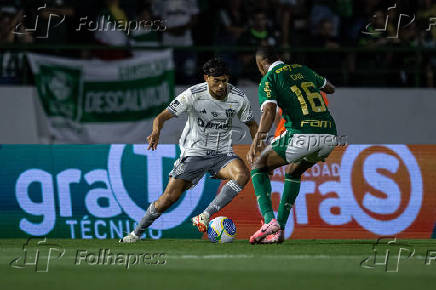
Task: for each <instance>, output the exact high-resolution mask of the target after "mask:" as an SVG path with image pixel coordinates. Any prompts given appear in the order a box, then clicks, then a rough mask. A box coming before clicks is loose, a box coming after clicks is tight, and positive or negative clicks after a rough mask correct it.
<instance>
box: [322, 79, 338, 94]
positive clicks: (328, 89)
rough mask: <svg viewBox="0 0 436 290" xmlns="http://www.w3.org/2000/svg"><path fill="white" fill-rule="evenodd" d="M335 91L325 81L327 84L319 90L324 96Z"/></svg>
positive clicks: (331, 85)
mask: <svg viewBox="0 0 436 290" xmlns="http://www.w3.org/2000/svg"><path fill="white" fill-rule="evenodd" d="M335 90H336V87H335V86H334V85H333V84H332V83H331V82H329V81H327V83H326V84H325V86H324V87H323V88H322V89H321V91H323V92H324V93H326V94H329V95H331V94H333V93H334V92H335Z"/></svg>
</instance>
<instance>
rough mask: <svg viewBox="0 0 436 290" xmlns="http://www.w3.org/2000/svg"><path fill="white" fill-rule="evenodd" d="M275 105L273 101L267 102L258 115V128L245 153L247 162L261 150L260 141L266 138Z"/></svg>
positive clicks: (275, 110) (273, 115) (274, 114)
mask: <svg viewBox="0 0 436 290" xmlns="http://www.w3.org/2000/svg"><path fill="white" fill-rule="evenodd" d="M276 112H277V105H276V104H274V103H267V104H266V105H265V106H264V107H263V112H262V116H261V117H260V124H259V129H258V130H257V132H256V135H255V137H254V139H253V143H252V144H251V147H250V150H249V151H248V154H247V160H248V162H250V163H252V162H253V161H254V157H255V156H256V154H257V153H258V152H259V151H261V150H262V144H263V143H262V141H263V140H264V139H265V138H266V136H267V134H268V132H269V130H271V127H272V124H273V122H274V119H275V117H276Z"/></svg>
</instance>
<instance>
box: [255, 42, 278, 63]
mask: <svg viewBox="0 0 436 290" xmlns="http://www.w3.org/2000/svg"><path fill="white" fill-rule="evenodd" d="M256 56H259V57H261V58H262V59H265V60H266V61H267V62H268V63H273V62H275V61H276V60H279V59H280V57H279V55H278V53H277V52H276V51H275V49H274V48H273V47H272V46H261V47H259V48H258V49H257V50H256Z"/></svg>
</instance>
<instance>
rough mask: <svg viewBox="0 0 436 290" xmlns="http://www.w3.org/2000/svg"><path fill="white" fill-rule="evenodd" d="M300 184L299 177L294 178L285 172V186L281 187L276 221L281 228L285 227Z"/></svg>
mask: <svg viewBox="0 0 436 290" xmlns="http://www.w3.org/2000/svg"><path fill="white" fill-rule="evenodd" d="M300 184H301V180H300V179H294V178H292V177H291V175H290V174H285V186H284V188H283V194H282V198H281V199H280V204H279V212H278V214H277V221H278V222H279V225H280V228H281V229H282V230H284V229H285V226H286V222H287V221H288V217H289V213H290V212H291V208H292V206H293V205H294V202H295V199H296V198H297V195H298V193H299V192H300Z"/></svg>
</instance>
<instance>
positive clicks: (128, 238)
mask: <svg viewBox="0 0 436 290" xmlns="http://www.w3.org/2000/svg"><path fill="white" fill-rule="evenodd" d="M140 239H141V238H140V237H138V236H137V235H135V231H133V232H131V233H130V234H128V235H127V236H125V237H123V238H122V239H120V241H119V242H120V243H136V242H137V241H139V240H140Z"/></svg>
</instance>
